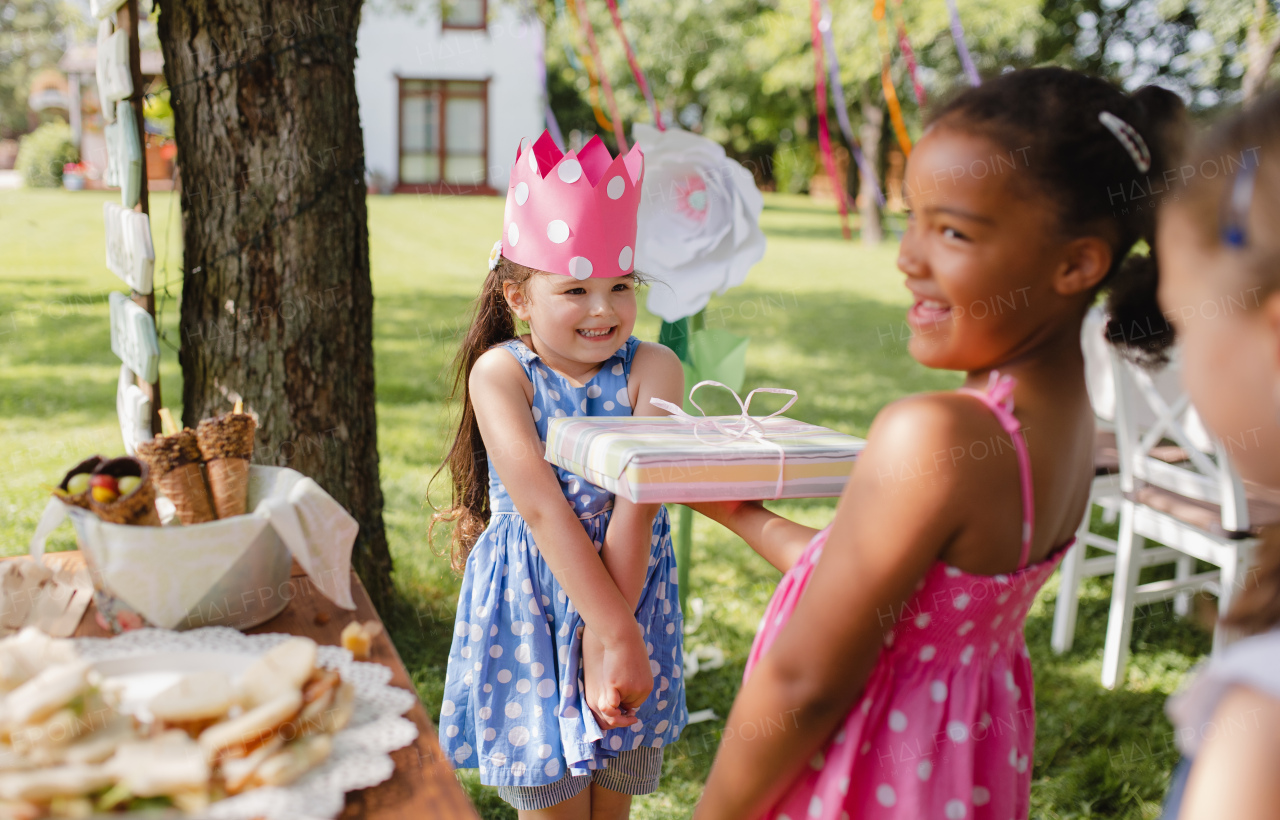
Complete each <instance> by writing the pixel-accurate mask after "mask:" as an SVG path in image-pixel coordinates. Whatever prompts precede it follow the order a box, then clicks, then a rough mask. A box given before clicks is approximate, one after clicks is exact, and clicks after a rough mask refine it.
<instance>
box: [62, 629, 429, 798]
mask: <svg viewBox="0 0 1280 820" xmlns="http://www.w3.org/2000/svg"><path fill="white" fill-rule="evenodd" d="M291 637H293V636H292V635H286V634H280V633H273V634H266V635H245V634H243V633H241V632H238V631H236V630H234V629H230V628H228V627H222V626H216V627H206V628H204V629H193V630H191V631H188V632H170V631H167V630H161V629H140V630H136V631H134V632H126V633H124V634H122V635H118V636H116V637H114V638H77V639H76V641H75V644H76V649H77V650H78V651H79V653H80V655H81V657H83V658H84V659H86V660H89V661H93V662H99V661H106V660H116V659H119V658H128V657H132V656H142V655H155V654H168V653H180V652H226V653H234V654H244V655H261V654H263V653H264V652H266V651H267V650H269V649H271V647H273V646H275V645H276V644H278V643H280V642H281V641H284V640H287V639H288V638H291ZM317 664H318V665H320V666H323V667H326V668H329V669H336V670H337V671H338V673H339V674H340V675H342V679H343V680H344V681H350V682H351V683H352V685H354V686H355V688H356V703H355V712H354V714H352V716H351V722H350V723H349V724H347V727H346V728H345V729H343V730H342V731H341V732H338V734H337V735H335V736H334V738H333V753H332V754H331V755H330V756H329V759H328V760H326V761H325V762H324V763H323V764H321V765H320V766H318V767H316V768H315V769H312V770H311V771H310V772H308V773H307V774H306V775H304V776H303V777H302V778H300V779H299V780H297V781H295V782H294V783H292V784H291V785H289V786H286V787H283V788H261V789H254V790H252V791H249V792H246V793H244V794H239V795H236V796H234V797H228V798H226V799H225V800H220V801H218V802H216V803H214V804H212V805H211V806H210V807H209V809H208V811H207V812H206V813H205V814H203V815H202V817H209V818H217V820H252V818H258V817H261V818H265V820H332V819H333V818H335V817H337V816H338V815H339V814H340V813H341V812H342V809H343V805H344V803H345V795H346V793H347V792H350V791H356V790H358V789H367V788H369V787H370V786H376V785H378V784H379V783H382V782H383V781H385V780H387V779H389V778H390V777H391V775H392V773H393V772H394V771H395V763H393V762H392V760H391V757H390V753H391V752H394V751H395V750H397V749H400V748H403V747H405V746H407V745H409V744H410V743H412V742H413V741H414V740H416V739H417V737H418V727H417V726H415V725H414V724H413V722H412V721H410V720H407V719H406V718H404V717H401V716H402V715H403V714H404V713H405V712H407V711H409V709H411V708H413V705H414V704H415V703H416V702H417V698H416V696H415V695H414V694H413V693H412V692H409V691H407V690H405V689H400V688H399V687H395V686H390V685H388V682H389V681H390V680H391V670H390V669H388V668H387V667H385V666H382V665H381V664H376V663H360V662H358V661H355V660H353V659H352V657H351V653H350V652H348V651H347V650H345V649H343V648H341V647H338V646H321V647H319V651H318V654H317Z"/></svg>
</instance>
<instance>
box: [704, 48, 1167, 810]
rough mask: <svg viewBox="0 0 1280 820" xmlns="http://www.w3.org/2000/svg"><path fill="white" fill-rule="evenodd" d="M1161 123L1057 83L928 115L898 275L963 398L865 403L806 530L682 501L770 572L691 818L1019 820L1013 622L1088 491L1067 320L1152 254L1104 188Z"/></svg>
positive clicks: (1154, 159) (1157, 164)
mask: <svg viewBox="0 0 1280 820" xmlns="http://www.w3.org/2000/svg"><path fill="white" fill-rule="evenodd" d="M1180 115H1181V103H1180V102H1178V101H1177V99H1176V97H1175V96H1174V95H1172V94H1170V93H1168V92H1164V91H1162V90H1160V89H1151V88H1147V89H1142V90H1140V91H1138V92H1136V93H1135V94H1133V95H1126V94H1124V93H1123V92H1121V91H1120V90H1118V89H1116V88H1114V87H1113V86H1111V85H1110V84H1108V83H1106V82H1104V81H1102V80H1098V79H1095V78H1091V77H1087V76H1084V75H1081V74H1077V73H1074V72H1070V71H1065V70H1062V69H1034V70H1028V71H1019V72H1011V73H1008V74H1004V75H1001V76H1000V77H998V78H994V79H991V80H989V81H988V82H986V83H985V84H983V85H982V86H981V87H978V88H974V89H970V90H968V91H965V92H964V93H962V94H961V95H959V96H958V97H956V98H955V99H954V100H953V101H952V102H950V103H949V104H947V105H946V106H945V107H943V108H942V109H941V111H940V112H938V113H937V114H935V116H934V117H933V119H932V122H931V124H930V126H929V127H928V129H927V130H926V131H925V134H924V136H923V137H922V138H921V140H920V141H919V142H918V143H917V145H916V146H915V148H914V150H913V151H912V154H911V158H910V160H909V162H908V166H907V177H906V191H907V197H908V202H909V205H910V207H911V209H912V210H911V215H910V219H909V222H908V228H907V232H906V235H905V236H904V237H903V239H902V246H901V250H900V253H899V258H898V266H899V268H901V270H902V271H903V273H905V274H906V286H907V287H908V288H909V289H910V290H911V292H912V294H913V297H914V304H913V305H912V307H911V309H910V310H909V311H908V314H907V322H908V324H909V325H910V326H911V328H912V337H911V341H910V343H909V350H910V352H911V354H912V356H913V357H914V358H915V359H916V360H918V361H919V362H921V363H922V364H924V365H926V366H928V367H933V368H945V369H952V370H961V371H964V372H965V373H966V377H965V382H964V386H963V387H961V388H960V389H959V390H956V391H948V392H940V393H932V394H923V395H918V396H911V397H908V398H905V399H902V400H900V401H897V402H894V403H893V404H890V405H889V406H887V407H885V408H884V409H883V410H882V411H881V412H880V413H879V415H878V416H877V417H876V420H875V421H874V423H873V424H872V426H871V430H870V432H869V433H868V436H867V446H866V449H865V450H864V451H863V453H862V455H861V456H860V457H859V460H858V464H857V466H856V467H855V468H854V470H853V473H852V475H851V476H850V482H849V485H848V487H847V488H846V490H845V492H844V495H843V497H842V498H841V500H840V504H839V506H838V508H837V510H836V516H835V519H834V520H833V521H832V523H831V524H830V526H828V527H827V528H826V529H823V530H822V531H821V532H815V531H814V530H813V529H811V528H809V527H804V526H802V525H800V524H797V523H794V522H792V521H788V520H787V519H785V518H782V517H780V516H778V515H776V514H774V513H772V512H769V511H768V510H766V509H765V508H764V507H763V506H762V505H761V504H759V503H754V502H738V503H722V504H705V505H696V507H695V508H696V509H698V510H699V511H700V512H703V513H704V514H706V515H708V516H710V517H712V518H713V519H715V520H717V521H719V522H720V523H722V524H724V525H725V526H727V527H729V528H730V529H731V530H733V531H734V532H735V533H737V534H738V535H739V536H741V537H742V538H743V539H744V540H745V541H746V542H747V543H748V544H749V545H751V547H753V548H754V549H755V550H756V551H758V552H759V553H760V554H761V555H763V556H764V557H765V558H766V559H768V560H769V561H770V562H771V563H772V564H774V565H775V566H776V567H778V568H779V569H781V570H783V571H784V572H785V575H784V576H783V579H782V582H781V583H780V585H779V587H778V590H777V592H776V593H775V594H774V597H773V599H772V601H771V602H770V603H769V606H768V609H767V610H766V612H765V615H764V618H763V620H762V621H761V624H760V628H759V632H758V634H757V636H756V640H755V644H754V645H753V646H752V649H751V654H750V657H749V658H748V661H747V669H746V675H745V679H744V683H743V687H742V690H741V692H740V693H739V695H738V699H737V701H736V702H735V704H734V707H733V711H732V712H731V714H730V716H729V718H728V720H727V722H726V726H725V731H724V735H723V739H722V745H721V747H720V750H719V752H718V754H717V757H716V761H715V764H714V766H713V767H712V771H711V774H710V776H709V778H708V780H707V785H706V789H705V791H704V793H703V797H702V800H701V802H700V803H699V805H698V808H697V810H696V812H695V814H694V817H695V820H721V819H722V818H723V820H749V819H750V818H777V820H784V818H785V820H809V819H810V818H812V819H813V820H843V818H859V819H860V820H861V819H862V818H869V819H870V820H877V819H878V818H912V819H913V820H914V818H939V819H940V820H941V819H943V818H946V819H947V820H962V818H976V820H987V819H988V818H989V819H990V820H1011V819H1014V818H1025V817H1027V815H1028V812H1029V808H1030V794H1031V779H1032V766H1033V756H1034V748H1035V694H1034V686H1033V682H1032V675H1031V664H1030V660H1029V656H1028V653H1027V648H1026V644H1025V642H1024V640H1023V623H1024V620H1025V618H1026V616H1027V611H1028V609H1029V608H1030V607H1031V605H1032V602H1033V600H1034V598H1035V595H1036V592H1037V591H1038V590H1039V589H1040V587H1041V585H1042V584H1043V583H1044V581H1045V579H1046V578H1048V576H1049V575H1050V574H1051V573H1052V572H1053V570H1054V568H1055V567H1056V566H1057V564H1058V561H1059V559H1060V558H1061V556H1062V555H1063V553H1064V551H1065V550H1066V548H1067V547H1068V546H1069V545H1070V543H1071V539H1072V536H1073V533H1074V531H1075V529H1076V526H1077V525H1078V523H1079V521H1080V518H1081V516H1082V514H1083V513H1084V510H1085V506H1086V500H1087V498H1088V492H1089V484H1090V481H1091V479H1092V476H1093V441H1094V425H1093V413H1092V410H1091V409H1090V405H1089V398H1088V395H1087V392H1086V390H1085V382H1084V362H1083V357H1082V355H1081V351H1080V343H1079V338H1080V328H1081V323H1082V321H1083V318H1084V315H1085V312H1086V311H1087V310H1088V308H1089V307H1090V306H1091V305H1092V304H1093V303H1094V301H1095V300H1096V298H1097V295H1098V292H1099V290H1100V289H1102V288H1109V289H1110V299H1111V302H1112V305H1111V309H1112V311H1113V314H1112V315H1113V316H1115V317H1116V319H1115V320H1114V321H1113V326H1112V327H1111V328H1109V332H1111V333H1112V338H1113V340H1114V339H1116V338H1122V337H1123V335H1124V334H1125V333H1127V332H1128V331H1127V327H1128V326H1127V325H1125V326H1124V328H1122V327H1121V325H1122V322H1121V321H1120V320H1121V318H1134V317H1131V316H1126V314H1125V305H1126V304H1127V301H1126V294H1128V293H1131V292H1133V289H1134V288H1141V287H1143V286H1149V285H1150V283H1151V281H1153V280H1152V279H1151V278H1150V276H1149V273H1150V272H1151V271H1152V269H1153V267H1154V260H1149V259H1147V258H1146V257H1138V258H1132V257H1130V251H1131V250H1132V248H1133V246H1134V244H1135V242H1136V241H1137V240H1138V239H1139V238H1142V237H1150V236H1151V231H1152V228H1153V224H1154V215H1153V213H1152V212H1151V210H1150V209H1149V208H1137V207H1133V206H1130V207H1127V208H1120V207H1117V206H1114V205H1113V204H1112V203H1111V202H1110V201H1109V199H1108V195H1107V191H1108V190H1111V191H1112V192H1114V191H1115V190H1117V188H1122V189H1123V190H1126V191H1127V190H1130V189H1131V187H1132V186H1139V185H1140V186H1142V190H1148V186H1149V184H1151V182H1152V178H1155V179H1158V178H1159V175H1161V174H1163V173H1164V170H1165V169H1166V168H1168V167H1170V165H1171V154H1172V149H1171V148H1170V147H1169V146H1167V145H1166V144H1165V143H1166V142H1167V140H1166V137H1165V135H1166V134H1172V133H1174V128H1173V127H1171V126H1174V125H1176V124H1177V123H1178V121H1179V118H1180ZM1108 186H1110V187H1109V188H1108ZM1127 258H1128V260H1129V261H1126V259H1127ZM1140 271H1142V272H1143V273H1141V274H1140V273H1139V272H1140Z"/></svg>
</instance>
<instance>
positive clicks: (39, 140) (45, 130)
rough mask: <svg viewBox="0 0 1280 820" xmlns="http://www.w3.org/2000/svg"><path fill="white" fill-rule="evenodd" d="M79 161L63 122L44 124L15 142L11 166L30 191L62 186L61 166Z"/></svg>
mask: <svg viewBox="0 0 1280 820" xmlns="http://www.w3.org/2000/svg"><path fill="white" fill-rule="evenodd" d="M79 159H80V152H79V151H78V150H77V149H76V147H75V145H73V144H72V142H71V127H70V126H69V125H67V124H66V123H64V122H48V123H45V124H44V125H42V126H40V127H39V128H37V129H36V130H34V131H32V132H31V133H30V134H27V135H26V136H25V137H23V138H22V141H21V142H20V143H18V159H17V163H16V165H15V167H16V168H17V170H18V171H19V172H21V174H22V178H23V180H24V181H25V182H26V184H27V185H28V187H31V188H57V187H58V186H60V185H62V166H63V165H65V164H67V163H68V162H76V161H78V160H79Z"/></svg>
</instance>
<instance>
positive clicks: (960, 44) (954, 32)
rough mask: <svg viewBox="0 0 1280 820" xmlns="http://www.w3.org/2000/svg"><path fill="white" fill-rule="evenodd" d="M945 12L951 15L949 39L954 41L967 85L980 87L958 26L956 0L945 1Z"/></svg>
mask: <svg viewBox="0 0 1280 820" xmlns="http://www.w3.org/2000/svg"><path fill="white" fill-rule="evenodd" d="M947 12H948V13H949V14H950V15H951V38H952V39H953V40H955V41H956V51H957V52H959V54H960V64H961V65H962V66H964V73H965V74H966V75H967V76H968V78H969V85H974V86H977V85H982V78H981V77H979V76H978V69H977V67H976V66H975V65H974V64H973V57H971V56H969V45H968V43H966V42H965V41H964V26H962V25H960V10H959V9H958V8H956V0H947Z"/></svg>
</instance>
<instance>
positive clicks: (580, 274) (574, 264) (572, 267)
mask: <svg viewBox="0 0 1280 820" xmlns="http://www.w3.org/2000/svg"><path fill="white" fill-rule="evenodd" d="M553 224H554V223H553ZM548 230H549V229H548ZM548 235H550V234H549V233H548ZM591 269H592V265H591V260H590V259H588V258H586V257H585V256H575V257H573V258H572V259H570V260H569V275H570V276H572V277H573V278H574V279H577V280H579V281H581V280H583V279H589V278H590V277H591Z"/></svg>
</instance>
